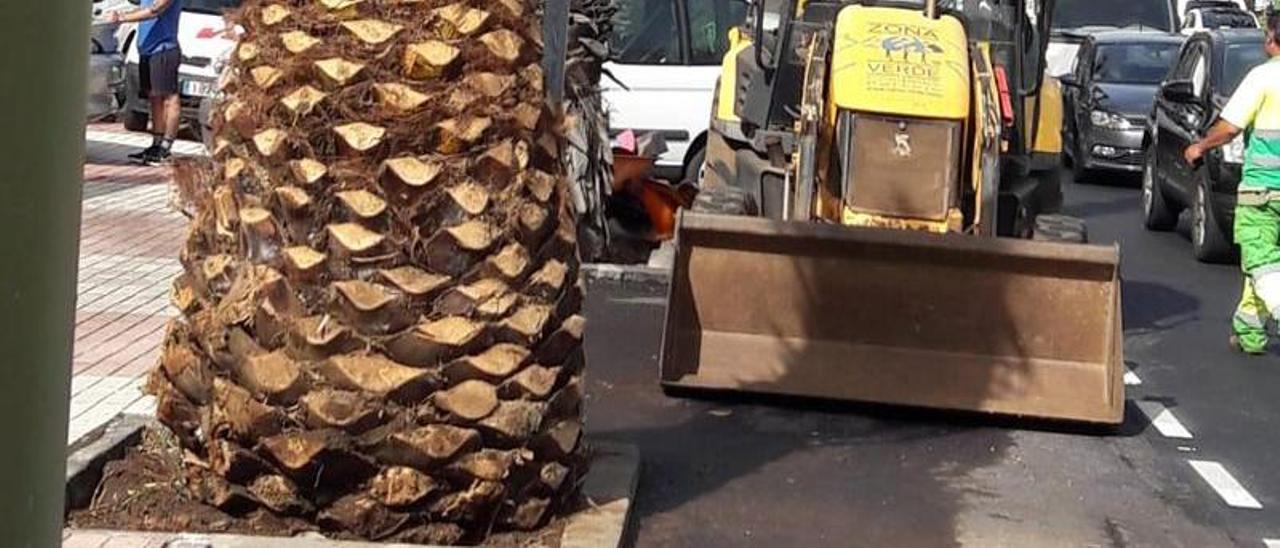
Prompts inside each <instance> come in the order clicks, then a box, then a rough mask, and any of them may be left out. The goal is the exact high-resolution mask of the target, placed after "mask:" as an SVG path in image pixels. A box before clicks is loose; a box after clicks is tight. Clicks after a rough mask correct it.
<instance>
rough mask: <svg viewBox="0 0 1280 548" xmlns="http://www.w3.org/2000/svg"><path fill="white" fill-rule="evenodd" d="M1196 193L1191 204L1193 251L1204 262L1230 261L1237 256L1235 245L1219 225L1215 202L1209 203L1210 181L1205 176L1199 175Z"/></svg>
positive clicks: (1197, 258)
mask: <svg viewBox="0 0 1280 548" xmlns="http://www.w3.org/2000/svg"><path fill="white" fill-rule="evenodd" d="M1199 179H1200V180H1199V181H1198V184H1196V194H1195V197H1194V198H1193V199H1192V204H1191V251H1192V253H1194V254H1195V257H1196V260H1197V261H1200V262H1202V263H1229V262H1232V261H1233V260H1234V259H1235V258H1236V257H1235V246H1234V245H1232V244H1231V240H1230V239H1229V238H1227V236H1226V235H1225V234H1223V233H1222V230H1221V229H1220V228H1219V227H1218V220H1217V218H1216V217H1214V214H1213V204H1211V203H1209V200H1211V199H1212V198H1210V197H1209V195H1210V192H1209V190H1208V188H1207V187H1208V184H1207V183H1208V182H1207V181H1205V180H1204V176H1203V175H1201V176H1200V177H1199Z"/></svg>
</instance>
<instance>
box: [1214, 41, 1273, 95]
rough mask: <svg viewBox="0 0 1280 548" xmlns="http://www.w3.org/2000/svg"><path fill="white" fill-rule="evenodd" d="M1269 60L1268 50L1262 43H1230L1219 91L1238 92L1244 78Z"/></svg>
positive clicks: (1229, 93)
mask: <svg viewBox="0 0 1280 548" xmlns="http://www.w3.org/2000/svg"><path fill="white" fill-rule="evenodd" d="M1266 61H1267V52H1266V51H1265V50H1263V49H1262V44H1230V45H1228V46H1227V54H1226V59H1225V61H1224V62H1223V63H1222V86H1221V88H1219V91H1221V92H1222V94H1223V95H1231V94H1232V93H1235V92H1236V86H1239V85H1240V81H1241V80H1244V77H1245V75H1246V74H1249V71H1250V70H1251V69H1253V67H1256V66H1258V65H1261V64H1262V63H1264V62H1266Z"/></svg>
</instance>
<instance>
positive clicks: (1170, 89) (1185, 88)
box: [1160, 80, 1196, 103]
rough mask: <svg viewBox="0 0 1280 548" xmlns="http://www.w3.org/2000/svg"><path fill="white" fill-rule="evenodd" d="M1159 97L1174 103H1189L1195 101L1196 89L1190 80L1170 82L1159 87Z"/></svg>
mask: <svg viewBox="0 0 1280 548" xmlns="http://www.w3.org/2000/svg"><path fill="white" fill-rule="evenodd" d="M1160 96H1161V97H1164V99H1165V100H1167V101H1173V102H1175V103H1191V102H1194V101H1195V100H1196V87H1195V85H1194V84H1192V83H1191V80H1171V81H1168V82H1165V84H1164V85H1163V86H1161V87H1160Z"/></svg>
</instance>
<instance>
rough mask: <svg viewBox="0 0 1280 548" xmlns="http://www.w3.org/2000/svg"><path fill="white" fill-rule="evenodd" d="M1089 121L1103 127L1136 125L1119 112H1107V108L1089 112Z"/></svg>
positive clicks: (1122, 127) (1123, 127)
mask: <svg viewBox="0 0 1280 548" xmlns="http://www.w3.org/2000/svg"><path fill="white" fill-rule="evenodd" d="M1089 121H1091V122H1093V125H1095V126H1097V127H1100V128H1103V129H1116V130H1123V129H1133V128H1134V127H1135V126H1134V125H1133V124H1131V123H1129V119H1128V118H1125V117H1124V116H1121V115H1119V114H1114V113H1110V112H1107V111H1105V110H1095V111H1093V112H1091V113H1089Z"/></svg>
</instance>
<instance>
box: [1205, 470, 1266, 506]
mask: <svg viewBox="0 0 1280 548" xmlns="http://www.w3.org/2000/svg"><path fill="white" fill-rule="evenodd" d="M1187 464H1190V465H1191V468H1193V469H1195V471H1196V473H1197V474H1200V477H1201V478H1204V481H1205V482H1206V483H1208V484H1209V487H1212V488H1213V490H1214V491H1217V492H1218V496H1220V497H1222V500H1223V502H1226V503H1227V506H1231V507H1233V508H1250V509H1253V510H1261V509H1262V503H1261V502H1258V499H1255V498H1253V495H1251V494H1249V491H1248V490H1246V489H1245V488H1244V486H1243V485H1240V482H1238V481H1236V478H1235V477H1233V476H1232V475H1231V473H1230V472H1227V469H1226V468H1224V467H1223V466H1222V464H1219V463H1217V462H1214V461H1211V460H1189V461H1187Z"/></svg>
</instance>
